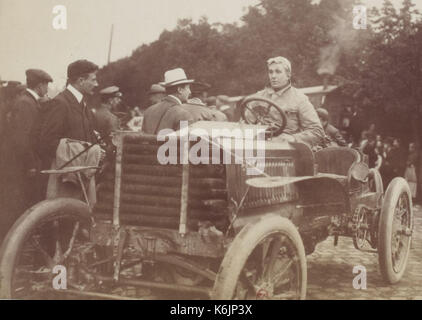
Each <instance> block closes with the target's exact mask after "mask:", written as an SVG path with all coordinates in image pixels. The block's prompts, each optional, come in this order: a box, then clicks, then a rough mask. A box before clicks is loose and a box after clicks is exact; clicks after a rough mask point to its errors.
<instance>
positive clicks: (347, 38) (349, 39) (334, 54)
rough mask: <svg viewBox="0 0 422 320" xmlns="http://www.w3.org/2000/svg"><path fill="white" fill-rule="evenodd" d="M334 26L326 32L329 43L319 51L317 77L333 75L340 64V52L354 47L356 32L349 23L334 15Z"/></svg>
mask: <svg viewBox="0 0 422 320" xmlns="http://www.w3.org/2000/svg"><path fill="white" fill-rule="evenodd" d="M333 19H334V26H333V28H332V29H331V30H330V31H329V32H328V36H329V38H330V43H329V44H328V45H326V46H325V47H322V48H321V49H320V58H319V64H318V69H317V73H318V74H319V75H322V74H328V75H333V74H334V73H335V72H336V69H337V67H338V65H339V63H340V57H341V54H342V52H344V51H347V50H350V49H352V48H353V47H354V46H355V45H356V41H355V40H356V35H357V33H356V30H354V29H353V27H352V24H351V23H347V22H346V20H345V19H343V18H341V17H340V16H339V15H337V14H335V15H334V16H333Z"/></svg>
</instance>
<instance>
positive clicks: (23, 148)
mask: <svg viewBox="0 0 422 320" xmlns="http://www.w3.org/2000/svg"><path fill="white" fill-rule="evenodd" d="M40 113H41V107H40V104H39V103H38V101H37V100H36V99H35V97H34V96H32V95H31V94H30V93H29V92H28V91H26V90H25V91H23V92H22V93H21V94H20V95H19V96H18V97H17V98H16V100H15V102H14V104H13V107H12V111H11V117H10V123H9V125H8V132H7V136H8V137H9V138H8V144H9V147H8V149H9V152H11V153H13V154H14V156H15V157H13V158H14V160H13V162H14V164H13V165H18V163H19V164H20V165H21V166H20V167H21V168H22V170H24V171H25V172H26V171H27V170H29V169H33V168H35V169H39V167H40V162H39V158H38V156H37V141H36V135H37V134H36V132H37V131H38V127H39V125H40Z"/></svg>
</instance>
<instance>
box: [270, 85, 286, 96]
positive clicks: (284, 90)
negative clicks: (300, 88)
mask: <svg viewBox="0 0 422 320" xmlns="http://www.w3.org/2000/svg"><path fill="white" fill-rule="evenodd" d="M291 87H292V84H291V83H289V84H288V85H287V86H286V87H284V88H283V89H281V90H278V91H275V90H274V89H273V88H271V87H269V88H268V89H267V90H268V91H267V92H268V93H269V94H276V95H278V96H281V95H282V94H283V93H285V92H286V91H287V90H289V89H290V88H291Z"/></svg>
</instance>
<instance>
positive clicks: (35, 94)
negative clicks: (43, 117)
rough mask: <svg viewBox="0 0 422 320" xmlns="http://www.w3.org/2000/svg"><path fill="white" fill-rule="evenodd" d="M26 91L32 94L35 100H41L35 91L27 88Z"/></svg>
mask: <svg viewBox="0 0 422 320" xmlns="http://www.w3.org/2000/svg"><path fill="white" fill-rule="evenodd" d="M26 91H28V92H29V93H30V94H31V96H33V97H34V98H35V100H37V101H38V100H39V99H40V96H39V95H38V93H36V92H35V91H34V90H32V89H29V88H26Z"/></svg>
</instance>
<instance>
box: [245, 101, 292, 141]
mask: <svg viewBox="0 0 422 320" xmlns="http://www.w3.org/2000/svg"><path fill="white" fill-rule="evenodd" d="M239 109H240V112H241V115H242V119H243V120H245V122H246V123H247V124H257V125H265V126H268V128H267V133H268V134H269V135H270V136H273V137H275V136H278V135H280V134H281V133H282V132H283V131H284V129H285V128H286V125H287V117H286V113H285V112H284V111H283V109H281V107H280V106H279V105H277V104H276V103H275V102H274V101H272V100H269V99H265V98H262V97H258V96H253V95H252V96H248V97H245V98H243V100H241V101H240V102H239Z"/></svg>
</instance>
